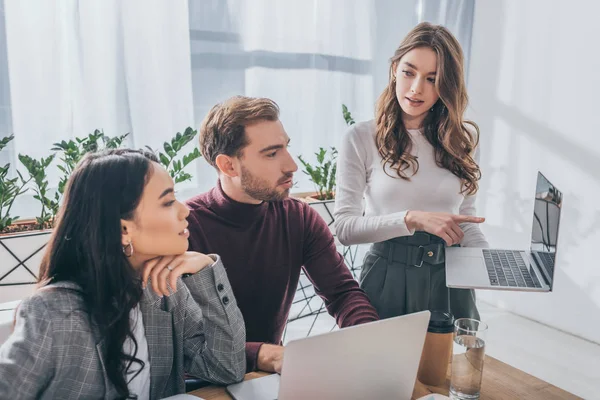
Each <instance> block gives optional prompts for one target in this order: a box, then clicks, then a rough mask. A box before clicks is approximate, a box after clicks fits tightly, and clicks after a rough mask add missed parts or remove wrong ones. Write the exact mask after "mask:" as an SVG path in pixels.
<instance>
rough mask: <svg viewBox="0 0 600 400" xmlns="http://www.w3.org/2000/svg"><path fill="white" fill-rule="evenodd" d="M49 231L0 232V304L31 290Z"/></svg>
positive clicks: (35, 281) (24, 294)
mask: <svg viewBox="0 0 600 400" xmlns="http://www.w3.org/2000/svg"><path fill="white" fill-rule="evenodd" d="M51 233H52V230H44V231H39V230H38V231H30V232H23V233H13V234H2V235H0V303H5V302H9V301H15V300H22V299H24V298H26V297H27V296H29V295H30V294H32V293H33V291H34V290H35V285H36V283H37V279H38V274H39V269H40V263H41V261H42V257H43V255H44V248H45V247H46V244H47V243H48V241H49V240H50V234H51Z"/></svg>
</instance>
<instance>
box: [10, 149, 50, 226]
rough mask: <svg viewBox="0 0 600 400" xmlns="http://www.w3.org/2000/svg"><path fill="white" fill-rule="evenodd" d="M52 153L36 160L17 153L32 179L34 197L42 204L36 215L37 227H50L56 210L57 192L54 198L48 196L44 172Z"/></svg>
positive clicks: (46, 176)
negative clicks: (37, 215)
mask: <svg viewBox="0 0 600 400" xmlns="http://www.w3.org/2000/svg"><path fill="white" fill-rule="evenodd" d="M54 156H55V155H54V154H52V155H50V156H48V157H46V158H44V157H42V158H41V159H40V160H36V159H34V158H31V157H29V156H27V155H22V154H19V160H20V161H21V163H22V164H23V165H24V166H25V168H27V172H29V176H30V177H31V179H33V183H34V185H35V186H34V188H33V191H34V192H35V195H34V196H33V198H34V199H36V200H38V201H39V202H40V203H41V205H42V210H41V212H40V216H39V217H36V218H35V220H36V223H37V226H38V229H47V228H52V223H53V222H54V216H55V215H56V213H57V212H58V194H55V198H54V199H51V198H50V197H48V174H47V172H46V170H47V168H48V166H49V165H50V164H51V163H52V160H54Z"/></svg>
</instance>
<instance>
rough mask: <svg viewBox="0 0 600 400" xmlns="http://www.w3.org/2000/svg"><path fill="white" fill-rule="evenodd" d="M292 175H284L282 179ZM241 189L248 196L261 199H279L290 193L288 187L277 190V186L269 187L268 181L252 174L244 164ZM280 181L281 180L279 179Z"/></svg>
mask: <svg viewBox="0 0 600 400" xmlns="http://www.w3.org/2000/svg"><path fill="white" fill-rule="evenodd" d="M291 177H292V174H289V175H287V176H285V177H284V178H285V179H284V178H282V179H283V181H285V180H288V179H290V178H291ZM241 182H242V190H243V191H244V192H245V193H246V194H247V195H248V196H250V197H252V198H253V199H256V200H262V201H280V200H283V199H285V198H286V197H288V196H289V194H290V189H285V190H283V191H277V187H274V188H272V187H269V183H268V182H267V181H265V180H263V179H260V178H259V177H256V176H254V175H252V173H251V172H250V171H248V170H247V169H246V168H245V167H244V166H242V176H241ZM280 182H281V180H280Z"/></svg>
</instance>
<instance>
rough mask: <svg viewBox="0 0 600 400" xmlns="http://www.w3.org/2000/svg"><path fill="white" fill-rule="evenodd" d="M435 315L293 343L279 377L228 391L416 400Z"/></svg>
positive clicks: (246, 397) (243, 397)
mask: <svg viewBox="0 0 600 400" xmlns="http://www.w3.org/2000/svg"><path fill="white" fill-rule="evenodd" d="M429 316H430V313H429V311H422V312H418V313H414V314H408V315H404V316H401V317H395V318H389V319H386V320H381V321H376V322H370V323H367V324H363V325H357V326H353V327H349V328H344V329H340V330H338V331H335V332H329V333H325V334H322V335H317V336H311V337H308V338H304V339H299V340H295V341H292V342H290V343H289V344H288V345H287V346H286V347H285V352H284V357H283V367H282V373H281V377H280V376H279V375H277V374H273V375H269V376H266V377H262V378H257V379H253V380H249V381H245V382H241V383H237V384H234V385H230V386H228V387H227V392H228V393H229V394H230V395H231V396H232V397H233V398H234V399H236V400H275V399H278V400H296V399H297V400H306V399H328V400H336V399H339V400H342V399H343V400H349V399H410V398H411V396H412V393H413V389H414V386H415V380H416V378H417V369H418V367H419V361H420V360H421V352H422V350H423V343H424V341H425V334H426V333H427V326H428V324H429Z"/></svg>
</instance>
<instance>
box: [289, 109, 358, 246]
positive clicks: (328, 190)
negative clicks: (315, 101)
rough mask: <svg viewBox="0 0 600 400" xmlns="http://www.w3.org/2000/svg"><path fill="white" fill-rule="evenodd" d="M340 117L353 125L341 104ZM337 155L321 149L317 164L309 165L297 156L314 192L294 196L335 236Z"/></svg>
mask: <svg viewBox="0 0 600 400" xmlns="http://www.w3.org/2000/svg"><path fill="white" fill-rule="evenodd" d="M342 115H343V117H344V120H345V121H346V125H348V126H350V125H352V124H354V119H353V118H352V114H351V113H350V111H348V107H346V105H345V104H342ZM337 155H338V151H337V149H336V148H335V147H331V148H330V149H329V150H326V149H324V148H323V147H320V148H319V151H318V152H316V153H315V156H316V160H317V163H316V164H314V165H313V164H311V163H309V162H308V161H306V160H305V159H304V158H303V157H302V156H301V155H300V156H298V159H299V160H300V163H301V164H302V166H303V170H302V172H304V173H305V174H306V175H308V177H309V180H310V181H311V182H312V183H313V184H314V185H315V189H316V190H315V192H312V193H298V194H296V195H295V196H296V197H299V198H301V199H303V200H305V201H307V202H308V203H310V205H311V206H312V207H314V208H315V209H316V210H317V212H318V213H319V214H320V215H321V217H323V219H324V220H325V222H327V225H328V226H329V229H331V231H332V233H333V234H334V236H335V228H334V224H333V223H334V221H335V219H334V217H333V207H334V203H335V178H336V173H337Z"/></svg>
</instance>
